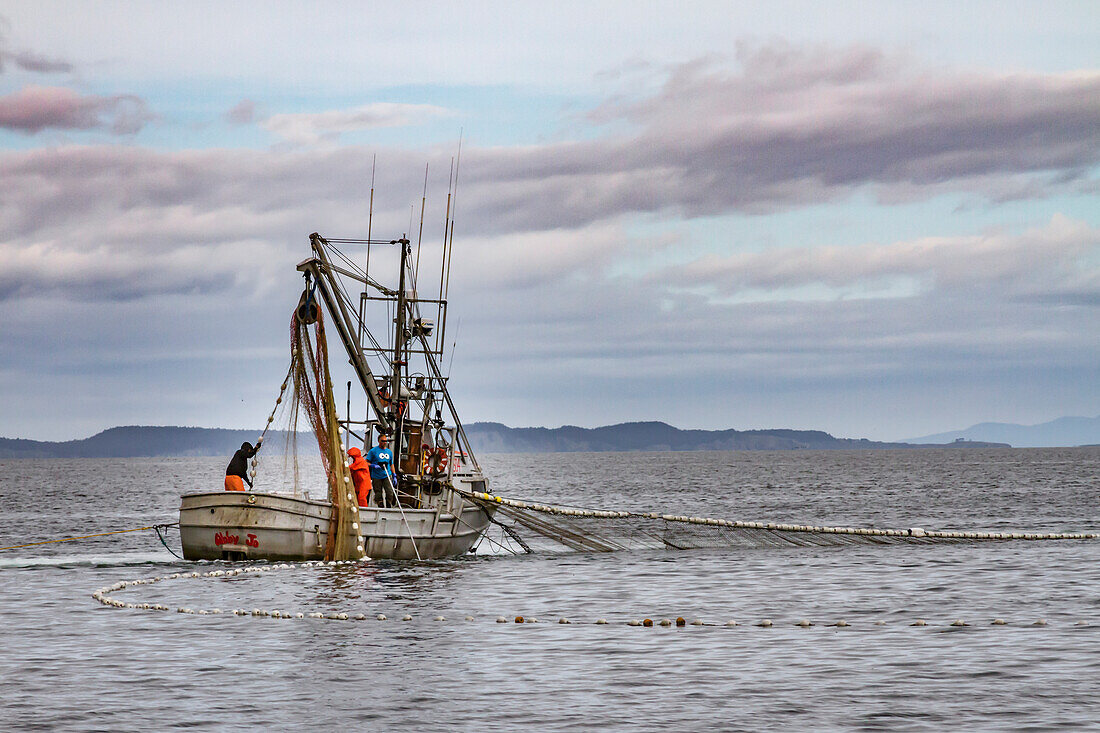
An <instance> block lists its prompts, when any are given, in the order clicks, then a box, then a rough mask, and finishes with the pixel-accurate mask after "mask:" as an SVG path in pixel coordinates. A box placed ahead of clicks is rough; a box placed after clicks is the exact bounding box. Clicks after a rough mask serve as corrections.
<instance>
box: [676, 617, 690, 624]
mask: <svg viewBox="0 0 1100 733" xmlns="http://www.w3.org/2000/svg"><path fill="white" fill-rule="evenodd" d="M686 624H687V621H685V620H684V617H683V616H677V617H676V625H677V626H684V625H686Z"/></svg>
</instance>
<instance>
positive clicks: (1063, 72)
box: [0, 0, 1100, 440]
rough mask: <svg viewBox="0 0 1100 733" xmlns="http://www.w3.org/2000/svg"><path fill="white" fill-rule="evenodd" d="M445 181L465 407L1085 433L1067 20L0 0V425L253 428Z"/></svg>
mask: <svg viewBox="0 0 1100 733" xmlns="http://www.w3.org/2000/svg"><path fill="white" fill-rule="evenodd" d="M459 153H461V154H460V156H459ZM456 158H458V185H457V190H456V192H455V199H454V209H455V216H454V222H455V224H454V226H455V238H454V261H453V265H452V275H451V286H450V292H449V298H450V302H451V312H450V313H451V314H450V318H449V322H448V337H447V339H448V341H450V342H451V343H452V344H453V349H452V348H451V347H450V346H448V355H447V357H446V358H447V360H448V361H449V362H450V364H451V365H452V366H451V367H450V368H451V376H452V380H451V386H452V391H453V394H454V397H455V400H456V402H457V404H458V407H459V411H460V413H461V415H462V417H463V420H464V421H465V422H474V421H497V422H502V423H505V424H507V425H512V426H549V427H556V426H558V425H563V424H569V425H580V426H585V427H595V426H599V425H607V424H613V423H618V422H626V421H635V420H661V421H664V422H668V423H670V424H672V425H676V426H678V427H682V428H703V429H725V428H736V429H741V430H746V429H766V428H799V429H818V430H826V431H828V432H831V433H833V434H834V435H837V436H840V437H867V438H871V439H876V440H897V439H904V438H907V437H917V436H920V435H924V434H929V433H935V432H941V431H946V430H951V429H958V428H964V427H966V426H969V425H971V424H974V423H978V422H984V421H999V422H1014V423H1024V424H1033V423H1039V422H1044V421H1047V420H1051V419H1054V418H1057V417H1060V416H1064V415H1082V416H1095V415H1097V414H1100V387H1098V385H1100V6H1097V5H1096V4H1095V3H1093V2H1044V3H1031V2H968V3H958V2H922V3H910V2H866V3H865V2H834V3H822V2H782V1H780V2H775V1H773V2H739V3H729V2H690V3H684V2H667V3H666V2H644V3H643V2H637V1H636V0H634V1H631V2H583V3H581V2H576V3H574V2H557V3H538V4H536V3H515V2H477V3H444V2H416V1H413V2H403V3H381V2H379V3H372V2H354V3H352V2H314V3H308V4H307V3H281V2H189V3H158V2H142V3H136V2H132V3H128V2H53V1H51V0H37V1H36V2H33V3H28V2H12V1H11V0H0V306H2V312H3V314H4V316H3V319H2V321H0V436H4V437H20V438H32V439H39V440H67V439H75V438H82V437H86V436H89V435H92V434H94V433H96V432H98V431H100V430H103V429H105V428H108V427H112V426H115V425H192V426H201V427H230V428H249V427H262V425H263V423H264V421H265V420H266V416H267V415H268V413H269V412H270V411H271V408H272V406H273V403H274V399H275V396H276V395H277V394H278V390H279V384H280V382H281V381H282V378H283V375H284V374H285V372H286V369H287V366H288V364H289V331H288V324H289V318H290V313H291V311H292V309H293V307H294V306H295V305H296V303H297V297H298V294H299V292H300V290H301V280H300V275H299V273H298V272H297V271H296V270H295V265H296V264H297V263H298V262H299V261H301V260H302V259H305V258H306V256H307V255H308V252H309V244H308V236H309V234H310V233H311V232H315V231H316V232H320V233H321V234H323V235H325V236H329V237H363V236H365V235H366V231H367V226H368V208H369V201H370V189H371V180H372V175H373V176H374V181H375V198H374V212H373V221H372V222H371V227H372V233H373V234H374V235H375V236H381V237H387V238H389V237H396V236H398V235H400V234H403V233H406V232H412V231H413V230H419V208H420V202H421V197H422V193H423V190H424V186H425V169H426V170H427V175H426V183H427V205H426V214H425V220H424V228H423V236H422V244H421V248H422V253H423V256H424V261H425V262H428V261H433V262H437V261H438V257H439V252H440V244H441V242H442V236H443V229H444V218H445V207H446V199H447V191H448V186H449V181H450V180H451V178H452V165H453V163H454V162H455V160H456ZM414 213H415V220H414ZM410 221H412V226H411V227H410ZM416 239H417V237H414V241H416ZM352 254H354V255H355V256H362V252H357V253H352ZM432 257H435V258H436V260H431V258H432ZM433 266H434V265H433ZM425 268H427V269H430V268H428V267H427V265H425Z"/></svg>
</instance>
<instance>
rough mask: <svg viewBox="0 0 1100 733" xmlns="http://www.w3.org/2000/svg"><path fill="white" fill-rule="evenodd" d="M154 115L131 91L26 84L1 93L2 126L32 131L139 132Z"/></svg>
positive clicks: (0, 116) (121, 133) (0, 120)
mask: <svg viewBox="0 0 1100 733" xmlns="http://www.w3.org/2000/svg"><path fill="white" fill-rule="evenodd" d="M150 119H152V115H151V114H150V113H149V111H148V108H147V107H146V104H145V102H144V101H143V100H142V99H141V98H139V97H135V96H132V95H113V96H97V95H81V94H80V93H78V92H76V91H73V90H72V89H67V88H65V87H40V86H27V87H24V88H23V89H22V90H20V91H18V92H16V93H14V94H9V95H7V96H6V97H0V128H3V129H7V130H14V131H16V132H22V133H25V134H28V135H33V134H35V133H37V132H41V131H42V130H45V129H60V130H92V129H99V130H106V131H108V132H111V133H113V134H115V135H124V134H130V133H134V132H137V131H138V130H140V129H141V128H142V127H144V125H145V123H146V122H148V121H149V120H150Z"/></svg>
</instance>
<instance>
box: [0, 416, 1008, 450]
mask: <svg viewBox="0 0 1100 733" xmlns="http://www.w3.org/2000/svg"><path fill="white" fill-rule="evenodd" d="M466 434H467V435H468V436H469V438H470V442H471V443H472V444H473V446H474V449H475V450H476V451H478V452H483V453H558V452H577V451H593V452H603V451H664V450H669V451H690V450H800V449H814V450H836V449H845V448H847V449H853V448H857V449H869V448H927V447H931V446H928V445H920V446H917V445H910V444H906V443H880V442H877V441H873V440H867V439H866V438H858V439H856V438H834V437H833V436H832V435H829V434H828V433H825V432H822V431H820V430H785V429H778V430H680V429H679V428H674V427H672V426H671V425H666V424H665V423H663V422H634V423H623V424H620V425H607V426H605V427H602V428H578V427H575V426H572V425H566V426H564V427H560V428H510V427H508V426H507V425H501V424H500V423H491V422H483V423H474V424H472V425H468V426H466ZM257 437H258V436H257V433H256V431H255V430H223V429H220V428H180V427H170V426H139V425H129V426H126V427H118V428H111V429H109V430H104V431H103V432H102V433H97V434H96V435H93V436H92V437H90V438H84V439H82V440H68V441H65V442H61V443H51V442H48V441H40V440H22V439H16V438H0V458H141V457H157V456H223V457H226V458H228V457H230V456H232V455H233V452H234V451H236V450H237V448H239V447H240V446H241V443H243V442H244V441H248V442H250V443H251V442H253V441H255V439H256V438H257ZM286 438H287V433H285V432H281V431H273V432H271V433H268V436H267V439H266V440H265V446H267V447H266V448H265V450H268V451H271V452H276V453H278V452H282V450H283V449H284V446H285V445H286ZM298 441H299V442H298V445H299V450H314V449H315V447H316V443H315V442H314V441H313V437H312V436H311V435H307V434H303V433H299V437H298ZM948 447H952V448H988V447H1002V448H1008V447H1010V446H1008V445H1005V444H993V443H981V442H962V443H954V442H952V443H951V444H950V445H949V446H948Z"/></svg>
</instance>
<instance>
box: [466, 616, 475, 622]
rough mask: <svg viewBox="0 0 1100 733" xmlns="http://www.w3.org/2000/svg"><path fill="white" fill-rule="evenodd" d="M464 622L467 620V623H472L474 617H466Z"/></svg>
mask: <svg viewBox="0 0 1100 733" xmlns="http://www.w3.org/2000/svg"><path fill="white" fill-rule="evenodd" d="M466 620H467V621H473V620H474V617H473V616H467V617H466Z"/></svg>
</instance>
